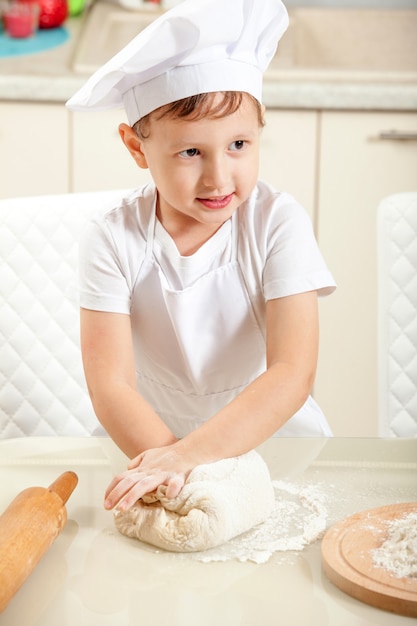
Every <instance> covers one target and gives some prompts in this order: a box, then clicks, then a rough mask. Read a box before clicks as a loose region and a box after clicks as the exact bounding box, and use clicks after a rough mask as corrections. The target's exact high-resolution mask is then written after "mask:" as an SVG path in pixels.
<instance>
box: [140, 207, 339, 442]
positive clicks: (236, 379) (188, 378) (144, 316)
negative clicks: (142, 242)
mask: <svg viewBox="0 0 417 626" xmlns="http://www.w3.org/2000/svg"><path fill="white" fill-rule="evenodd" d="M155 221H156V214H155V211H152V215H151V217H150V220H149V225H148V233H147V235H148V236H147V245H146V254H145V260H144V262H143V264H142V266H141V268H140V271H139V273H138V276H137V279H136V281H135V288H134V295H133V299H132V309H131V318H132V327H133V337H134V347H135V358H136V378H137V386H138V391H139V393H140V394H141V395H142V396H143V397H144V398H145V399H146V400H147V401H148V402H149V403H150V404H151V406H152V407H153V408H154V410H155V411H156V413H157V414H158V415H159V416H160V417H161V418H162V419H163V421H164V422H165V423H166V424H167V426H168V427H169V428H170V429H171V431H172V432H173V433H174V434H175V436H176V437H184V436H185V435H186V434H188V433H189V432H191V431H192V430H194V429H195V428H197V427H198V426H199V425H201V424H202V423H203V422H205V421H206V420H208V419H209V418H210V417H211V416H212V415H214V414H215V413H216V412H217V411H219V410H220V409H221V408H222V407H223V406H225V405H226V404H227V403H228V402H230V401H231V400H232V399H233V398H234V397H235V396H236V395H237V394H238V393H239V392H240V391H241V390H242V389H243V388H244V387H246V386H247V385H248V384H249V383H250V382H251V381H252V380H254V379H255V378H256V377H257V376H259V375H260V374H261V373H262V372H263V371H265V364H266V362H265V353H266V350H265V338H264V336H263V333H262V331H261V329H260V327H259V325H258V322H257V320H256V318H255V315H254V313H253V309H252V305H251V301H250V298H249V294H248V293H247V289H246V286H245V281H244V278H243V274H242V270H241V268H240V265H239V262H238V232H239V228H238V212H237V211H236V212H235V213H234V215H233V217H232V247H231V249H232V252H231V259H230V261H229V263H227V264H226V265H223V266H221V267H218V268H217V269H214V270H212V271H210V272H208V273H207V274H205V275H203V276H201V277H200V278H199V279H198V280H197V281H195V282H194V283H193V284H192V285H191V286H189V287H186V288H185V289H182V290H173V289H171V288H170V287H169V285H168V282H167V280H166V278H165V276H164V274H163V272H162V271H161V268H160V266H159V264H158V263H157V262H156V260H155V258H154V254H153V245H154V235H155ZM307 405H311V406H307ZM329 434H330V431H329V430H328V426H327V423H326V421H325V419H324V417H323V416H322V414H321V412H320V409H319V408H318V407H317V405H315V403H314V401H313V400H312V399H311V398H310V399H309V400H308V401H307V403H306V405H305V406H304V407H303V408H302V409H301V410H300V411H299V412H298V413H297V414H296V415H295V416H293V418H291V420H290V421H289V422H288V423H287V424H286V425H285V426H284V427H283V428H281V429H280V431H279V432H278V433H277V435H283V436H292V437H294V436H314V435H316V436H326V435H329Z"/></svg>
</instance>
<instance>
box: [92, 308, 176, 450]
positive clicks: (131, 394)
mask: <svg viewBox="0 0 417 626" xmlns="http://www.w3.org/2000/svg"><path fill="white" fill-rule="evenodd" d="M81 350H82V356H83V364H84V371H85V376H86V380H87V385H88V390H89V393H90V397H91V400H92V403H93V407H94V410H95V412H96V415H97V417H98V419H99V420H100V422H101V423H102V424H103V426H104V428H105V429H106V431H107V432H108V433H109V435H110V437H111V438H112V439H113V440H114V441H115V443H116V444H117V445H118V446H119V447H120V449H121V450H123V452H124V453H125V454H127V455H128V456H129V457H130V458H132V457H134V456H136V455H137V454H139V453H140V452H142V451H143V450H147V449H148V448H156V447H158V446H166V445H169V444H172V443H174V442H175V441H176V438H175V437H174V435H173V434H172V433H171V431H170V430H169V428H168V427H167V426H166V425H165V424H164V422H163V421H162V420H161V419H160V418H159V416H158V415H157V414H156V413H155V411H154V410H153V409H152V407H151V406H150V405H149V404H148V403H147V402H146V401H145V400H144V399H143V398H142V397H141V396H140V395H139V394H138V392H137V390H136V373H135V364H134V356H133V345H132V335H131V327H130V317H129V315H124V314H119V313H104V312H101V311H91V310H87V309H81Z"/></svg>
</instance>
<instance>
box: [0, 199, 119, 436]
mask: <svg viewBox="0 0 417 626" xmlns="http://www.w3.org/2000/svg"><path fill="white" fill-rule="evenodd" d="M122 195H123V191H122V190H117V191H111V192H109V191H107V192H93V193H84V194H62V195H54V196H39V197H31V198H13V199H6V200H0V438H11V437H21V436H28V435H32V436H33V435H35V436H48V435H64V436H83V435H93V434H104V431H103V430H102V429H101V427H100V426H99V423H98V421H97V418H96V417H95V415H94V412H93V409H92V406H91V403H90V399H89V396H88V393H87V390H86V386H85V382H84V374H83V369H82V363H81V355H80V348H79V306H78V289H77V282H78V277H77V271H78V270H77V265H78V264H77V258H78V240H79V237H80V234H81V231H82V229H83V228H84V226H85V224H86V222H87V221H88V219H89V218H90V217H91V215H92V214H93V213H94V212H96V211H97V210H99V209H101V208H105V207H110V206H111V205H113V204H114V202H115V201H116V200H117V199H118V198H120V197H121V196H122Z"/></svg>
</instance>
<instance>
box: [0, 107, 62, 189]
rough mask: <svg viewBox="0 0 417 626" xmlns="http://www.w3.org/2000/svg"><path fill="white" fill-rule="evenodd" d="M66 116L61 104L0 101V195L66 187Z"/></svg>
mask: <svg viewBox="0 0 417 626" xmlns="http://www.w3.org/2000/svg"><path fill="white" fill-rule="evenodd" d="M68 143H69V142H68V117H67V114H66V111H65V109H64V108H63V107H62V106H61V105H52V104H35V103H30V104H26V103H18V102H9V103H6V102H1V103H0V197H3V198H7V197H12V196H30V195H42V194H50V193H61V192H67V191H69V186H68V170H69V153H68Z"/></svg>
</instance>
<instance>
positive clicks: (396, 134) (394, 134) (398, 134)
mask: <svg viewBox="0 0 417 626" xmlns="http://www.w3.org/2000/svg"><path fill="white" fill-rule="evenodd" d="M377 139H379V140H381V141H417V132H413V131H410V132H408V131H402V130H382V131H381V132H380V133H379V135H378V137H377Z"/></svg>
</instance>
